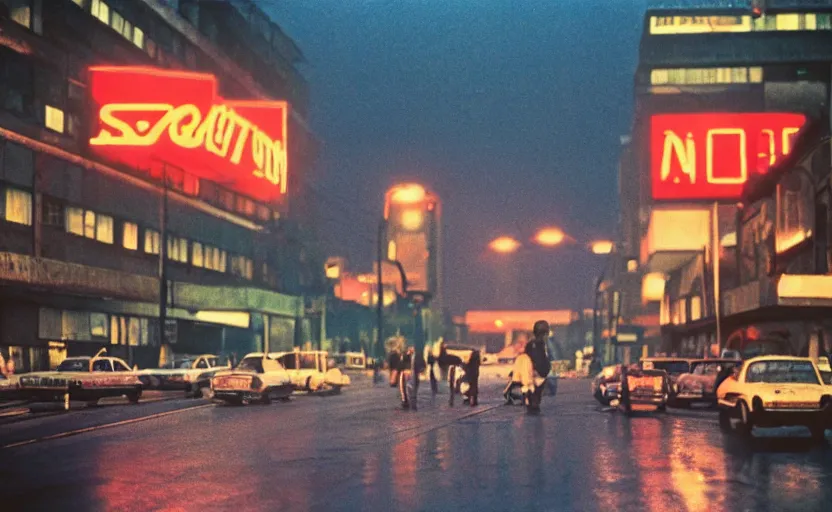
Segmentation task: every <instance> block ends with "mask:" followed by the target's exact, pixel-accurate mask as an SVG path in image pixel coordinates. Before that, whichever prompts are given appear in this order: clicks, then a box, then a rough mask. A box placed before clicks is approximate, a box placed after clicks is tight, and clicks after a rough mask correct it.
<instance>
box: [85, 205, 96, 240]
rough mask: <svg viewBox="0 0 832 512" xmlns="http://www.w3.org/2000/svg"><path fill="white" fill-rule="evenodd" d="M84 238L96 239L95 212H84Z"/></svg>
mask: <svg viewBox="0 0 832 512" xmlns="http://www.w3.org/2000/svg"><path fill="white" fill-rule="evenodd" d="M84 236H85V237H87V238H95V212H91V211H89V210H87V211H85V212H84Z"/></svg>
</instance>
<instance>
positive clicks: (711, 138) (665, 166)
mask: <svg viewBox="0 0 832 512" xmlns="http://www.w3.org/2000/svg"><path fill="white" fill-rule="evenodd" d="M805 122H806V117H805V116H804V115H802V114H786V113H708V114H660V115H654V116H652V118H651V122H650V159H651V161H650V176H651V183H652V193H653V199H657V200H699V199H709V200H717V199H729V200H733V199H738V198H739V197H740V195H741V193H742V187H743V184H744V183H745V182H746V180H747V179H748V177H749V176H750V175H751V174H755V173H756V174H764V173H765V172H767V171H768V170H769V169H770V168H771V167H772V166H773V165H774V164H775V163H776V162H777V161H778V160H779V159H780V158H782V157H783V155H786V154H788V152H789V151H790V149H791V147H792V146H793V144H794V138H795V136H796V135H797V132H798V131H799V130H800V128H801V127H803V125H804V124H805Z"/></svg>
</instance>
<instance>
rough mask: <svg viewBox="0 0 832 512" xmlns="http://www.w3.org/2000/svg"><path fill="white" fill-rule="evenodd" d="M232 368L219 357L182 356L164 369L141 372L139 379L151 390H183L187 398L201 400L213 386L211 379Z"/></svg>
mask: <svg viewBox="0 0 832 512" xmlns="http://www.w3.org/2000/svg"><path fill="white" fill-rule="evenodd" d="M230 369H231V366H230V365H229V364H228V363H227V362H225V361H223V360H222V359H221V358H220V357H219V356H215V355H211V354H203V355H200V356H188V355H182V356H177V357H174V358H173V360H172V361H170V362H169V363H168V364H166V365H164V366H163V367H162V368H153V369H146V370H140V371H139V372H138V375H139V379H140V380H141V381H142V384H143V385H144V387H145V388H146V389H147V388H150V389H182V390H184V391H185V396H186V397H191V396H192V397H194V398H200V397H201V396H202V394H203V393H202V390H203V389H207V388H209V387H210V386H211V377H213V376H214V375H215V374H216V373H217V372H218V371H222V370H230Z"/></svg>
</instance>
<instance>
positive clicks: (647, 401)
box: [618, 367, 671, 414]
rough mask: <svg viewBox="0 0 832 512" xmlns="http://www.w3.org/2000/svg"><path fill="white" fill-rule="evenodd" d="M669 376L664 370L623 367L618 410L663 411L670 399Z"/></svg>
mask: <svg viewBox="0 0 832 512" xmlns="http://www.w3.org/2000/svg"><path fill="white" fill-rule="evenodd" d="M670 386H671V382H670V376H669V375H668V374H667V372H666V371H664V370H656V369H642V368H638V367H623V368H622V370H621V391H620V396H621V398H620V399H619V406H618V407H619V408H620V410H622V411H623V412H625V413H627V414H630V413H632V412H633V411H636V410H641V411H649V410H653V411H662V412H663V411H665V410H666V409H667V403H668V400H669V398H670V391H671V389H670Z"/></svg>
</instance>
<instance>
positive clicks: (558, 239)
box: [534, 228, 566, 247]
mask: <svg viewBox="0 0 832 512" xmlns="http://www.w3.org/2000/svg"><path fill="white" fill-rule="evenodd" d="M565 238H566V235H564V233H563V231H561V230H560V229H558V228H543V229H541V230H540V231H538V232H537V234H536V235H535V236H534V240H535V242H537V243H538V244H540V245H542V246H544V247H554V246H556V245H560V244H561V243H563V240H564V239H565Z"/></svg>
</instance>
